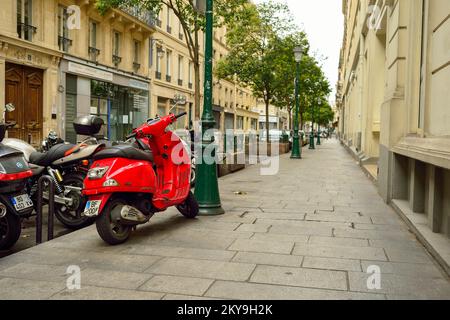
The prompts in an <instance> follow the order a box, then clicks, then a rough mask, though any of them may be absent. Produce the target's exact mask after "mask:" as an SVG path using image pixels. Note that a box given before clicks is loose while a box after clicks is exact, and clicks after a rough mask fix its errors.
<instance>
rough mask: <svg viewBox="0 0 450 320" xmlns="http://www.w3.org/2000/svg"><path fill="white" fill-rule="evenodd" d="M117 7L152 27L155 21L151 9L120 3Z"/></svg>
mask: <svg viewBox="0 0 450 320" xmlns="http://www.w3.org/2000/svg"><path fill="white" fill-rule="evenodd" d="M119 8H120V10H122V11H123V12H126V13H128V14H129V15H130V16H133V17H135V18H136V19H138V20H139V21H141V22H143V23H145V24H147V25H148V26H150V27H154V26H155V25H156V23H157V21H156V17H155V14H154V13H153V12H151V11H148V10H145V9H142V8H139V7H137V6H129V5H120V6H119Z"/></svg>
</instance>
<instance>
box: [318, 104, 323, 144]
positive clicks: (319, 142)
mask: <svg viewBox="0 0 450 320" xmlns="http://www.w3.org/2000/svg"><path fill="white" fill-rule="evenodd" d="M317 106H318V109H319V115H318V118H319V119H320V107H321V106H322V99H321V98H318V99H317ZM321 144H322V143H321V141H320V123H319V120H317V145H318V146H320V145H321Z"/></svg>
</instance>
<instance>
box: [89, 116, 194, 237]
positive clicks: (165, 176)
mask: <svg viewBox="0 0 450 320" xmlns="http://www.w3.org/2000/svg"><path fill="white" fill-rule="evenodd" d="M185 115H186V113H182V114H180V115H178V116H175V115H173V114H171V115H168V116H166V117H163V118H160V119H155V120H149V121H148V122H147V123H146V124H144V125H142V126H141V127H139V128H137V129H134V130H133V134H132V135H130V136H128V137H127V139H128V140H130V139H134V143H133V144H122V145H116V146H112V147H110V148H106V149H103V150H101V151H99V152H98V153H97V154H95V155H94V163H93V164H92V166H91V169H90V170H89V172H88V175H87V177H86V179H85V181H84V186H85V188H84V190H83V194H84V195H86V196H88V198H89V199H88V202H87V204H86V209H85V212H84V214H85V215H86V216H90V217H97V219H96V225H97V231H98V233H99V235H100V237H101V238H102V239H103V240H104V241H105V242H107V243H109V244H111V245H117V244H121V243H124V242H125V241H127V240H128V238H129V237H130V234H131V231H132V230H133V229H134V228H135V227H136V226H137V225H140V224H144V223H147V222H148V221H149V220H150V218H151V217H152V216H153V215H154V214H155V213H157V212H163V211H165V210H166V209H168V208H169V207H173V206H175V207H177V209H178V210H179V211H180V212H181V213H182V214H183V215H184V216H185V217H187V218H195V217H196V216H197V214H198V210H199V209H198V203H197V201H196V200H195V198H194V195H193V194H192V192H191V186H190V176H191V159H190V155H189V151H188V150H186V148H185V147H184V145H183V143H182V142H181V140H180V138H179V137H178V136H176V135H175V134H174V133H172V132H171V131H170V130H169V129H168V126H170V125H171V124H173V123H175V122H176V121H177V120H178V119H179V118H180V117H183V116H185Z"/></svg>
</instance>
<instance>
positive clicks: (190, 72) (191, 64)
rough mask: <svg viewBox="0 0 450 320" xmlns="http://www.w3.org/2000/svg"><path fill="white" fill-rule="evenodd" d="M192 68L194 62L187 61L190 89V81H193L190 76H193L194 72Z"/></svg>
mask: <svg viewBox="0 0 450 320" xmlns="http://www.w3.org/2000/svg"><path fill="white" fill-rule="evenodd" d="M193 69H194V64H193V63H192V61H189V70H188V82H189V84H188V85H189V89H192V87H193V85H192V83H193V80H192V77H193V73H194V70H193Z"/></svg>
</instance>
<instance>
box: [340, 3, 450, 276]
mask: <svg viewBox="0 0 450 320" xmlns="http://www.w3.org/2000/svg"><path fill="white" fill-rule="evenodd" d="M343 14H344V15H345V21H346V22H345V36H344V41H343V47H342V51H341V62H340V70H339V72H340V79H339V83H338V86H337V87H338V94H337V101H338V108H339V111H340V115H341V116H340V134H341V138H342V142H343V143H344V144H345V145H346V146H348V147H349V149H350V150H353V152H354V153H355V154H356V155H357V156H358V157H359V158H360V159H361V160H362V162H363V164H364V162H365V161H373V163H375V164H376V165H377V167H378V174H377V177H376V178H377V183H378V188H379V191H380V194H381V195H382V197H383V198H384V199H385V200H386V201H387V202H389V203H391V204H392V205H393V207H394V208H395V209H396V210H397V211H398V212H399V213H400V214H401V216H402V217H403V218H404V219H405V220H406V221H407V222H408V223H409V225H410V226H411V229H412V230H414V231H415V232H416V234H417V235H418V236H419V238H420V239H421V240H423V242H424V243H425V244H426V245H427V246H428V247H429V249H430V252H432V253H433V254H434V255H435V256H436V257H437V258H438V261H440V262H441V263H442V264H443V265H444V267H446V268H447V269H448V266H449V262H450V241H449V237H450V196H449V195H450V125H449V123H450V96H449V90H448V84H449V81H450V46H449V43H450V42H449V41H450V2H449V1H448V0H378V1H375V0H370V1H369V0H360V1H357V0H344V1H343Z"/></svg>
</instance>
